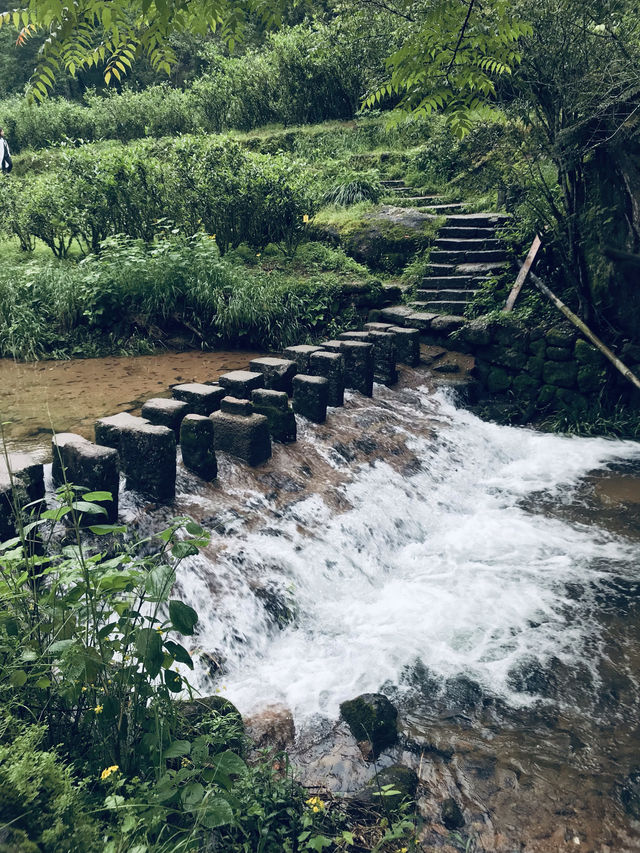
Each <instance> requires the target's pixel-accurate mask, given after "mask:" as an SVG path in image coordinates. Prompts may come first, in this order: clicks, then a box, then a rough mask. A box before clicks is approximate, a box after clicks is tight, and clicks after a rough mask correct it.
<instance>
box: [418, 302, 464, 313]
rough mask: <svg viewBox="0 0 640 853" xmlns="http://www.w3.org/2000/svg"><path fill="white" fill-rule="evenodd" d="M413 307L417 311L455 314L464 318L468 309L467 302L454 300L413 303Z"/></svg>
mask: <svg viewBox="0 0 640 853" xmlns="http://www.w3.org/2000/svg"><path fill="white" fill-rule="evenodd" d="M411 306H412V307H413V308H415V309H416V311H424V312H435V313H436V314H454V315H456V316H462V315H463V314H464V310H465V308H466V307H467V303H466V302H462V301H461V300H457V299H452V300H447V301H445V300H444V299H437V300H431V301H429V302H412V303H411Z"/></svg>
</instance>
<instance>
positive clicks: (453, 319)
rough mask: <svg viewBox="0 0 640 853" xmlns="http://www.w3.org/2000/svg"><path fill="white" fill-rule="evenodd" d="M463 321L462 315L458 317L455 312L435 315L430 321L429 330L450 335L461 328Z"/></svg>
mask: <svg viewBox="0 0 640 853" xmlns="http://www.w3.org/2000/svg"><path fill="white" fill-rule="evenodd" d="M465 322H466V320H465V319H464V317H458V316H457V315H456V314H441V315H437V316H436V317H435V318H434V319H433V320H432V321H431V331H432V332H438V333H439V334H440V335H450V334H451V333H452V332H457V331H458V329H461V328H462V327H463V326H464V324H465Z"/></svg>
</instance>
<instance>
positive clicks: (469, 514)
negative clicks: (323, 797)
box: [181, 389, 640, 719]
mask: <svg viewBox="0 0 640 853" xmlns="http://www.w3.org/2000/svg"><path fill="white" fill-rule="evenodd" d="M381 393H382V399H383V402H384V400H385V399H386V398H385V396H384V395H385V394H386V395H390V394H392V392H388V391H386V390H385V391H384V392H381ZM389 399H391V398H390V397H389ZM414 402H415V403H417V404H418V406H417V408H416V406H412V407H407V409H406V411H402V405H401V404H400V403H399V404H398V406H397V409H398V412H399V415H398V417H399V418H400V423H399V424H398V426H397V429H398V430H401V431H404V432H405V433H406V434H408V435H411V437H410V438H409V439H408V444H409V445H410V447H411V449H412V450H413V452H414V453H415V454H416V455H417V456H418V457H419V458H420V459H421V460H422V463H423V467H422V469H421V470H419V471H417V473H415V474H413V475H412V476H410V477H407V476H406V475H405V476H403V475H402V474H401V473H399V472H398V471H397V470H395V469H394V468H393V467H391V465H389V464H387V463H386V462H384V461H379V462H377V463H375V464H374V465H372V466H369V465H367V466H362V467H361V468H360V469H359V470H358V471H357V472H355V474H354V476H353V478H352V479H351V480H350V481H349V482H347V483H346V484H345V485H344V486H342V487H341V488H342V490H343V494H344V497H345V498H346V499H347V501H348V503H349V504H350V505H351V507H352V508H351V509H348V510H347V511H345V512H342V513H336V512H335V511H334V510H332V509H331V508H330V507H329V506H328V505H327V504H326V503H325V502H324V500H323V499H322V498H321V497H320V496H318V495H314V496H312V497H309V498H307V499H305V500H302V501H300V502H298V503H295V504H293V505H291V506H290V507H289V508H287V509H285V511H284V513H283V516H282V518H280V519H279V520H278V522H277V524H278V529H277V531H276V530H273V529H272V528H269V529H266V530H262V531H260V530H252V531H251V532H247V531H246V530H245V531H244V532H241V531H240V532H234V533H232V534H231V535H230V536H229V539H228V543H227V547H226V549H225V550H223V551H222V552H221V553H220V554H219V555H218V556H217V558H216V561H215V564H212V563H209V562H207V560H206V559H205V557H204V556H202V555H201V556H199V557H197V558H194V559H193V560H191V562H190V563H189V564H188V565H187V566H186V567H185V568H183V571H182V575H181V586H182V588H183V591H184V594H185V597H186V598H187V600H190V601H191V602H192V603H193V604H194V606H195V607H196V608H197V610H198V612H199V614H200V619H201V631H200V635H199V637H198V645H199V647H200V648H203V649H207V650H214V649H220V650H223V652H224V654H225V656H226V661H227V663H226V666H227V673H226V674H225V676H224V678H223V681H222V684H223V685H224V688H225V695H227V696H228V697H229V698H230V699H231V700H232V701H234V702H235V703H236V704H237V705H238V706H239V707H240V709H241V710H242V711H243V712H246V711H249V710H251V709H253V708H255V707H258V706H260V705H263V704H266V703H269V702H274V701H281V702H284V703H285V704H287V705H288V706H290V707H291V708H292V709H293V711H294V713H295V714H296V716H297V717H298V719H303V718H305V717H308V716H310V715H313V714H314V713H318V712H321V713H322V714H325V715H327V716H330V717H334V716H336V715H337V712H338V705H339V703H340V702H341V701H343V700H344V699H346V698H349V697H352V696H354V695H356V694H357V693H360V692H363V691H371V690H377V689H379V688H380V686H381V685H382V684H384V683H385V682H391V683H393V684H399V683H400V682H401V680H402V674H403V671H405V670H406V668H407V667H410V666H411V665H412V664H414V663H415V662H416V661H422V663H423V664H425V665H426V667H427V668H428V669H429V670H430V671H431V672H433V673H434V674H435V675H437V676H439V677H442V678H447V677H451V676H455V675H457V674H466V675H469V676H471V677H473V678H475V679H477V680H478V681H479V682H480V683H481V684H482V685H483V686H484V687H485V688H486V689H487V690H490V691H493V692H494V693H497V694H499V695H502V697H503V698H505V699H507V700H508V701H510V702H512V703H519V702H522V701H523V697H522V696H520V695H517V694H514V693H513V691H512V690H511V689H510V687H509V683H510V682H509V678H508V674H509V672H510V670H512V668H513V667H514V665H516V664H517V663H518V662H521V661H523V660H526V659H530V658H531V657H536V658H538V659H539V660H541V661H543V662H544V661H545V660H547V659H549V658H550V657H551V656H555V657H558V658H560V659H561V660H563V661H565V662H567V663H571V662H572V661H577V660H578V659H579V658H581V657H582V656H584V649H585V644H586V643H587V641H590V642H592V643H593V637H591V638H589V633H590V632H591V631H592V630H593V621H592V620H591V619H589V620H583V619H581V618H580V616H581V613H582V612H583V609H584V608H588V607H589V606H590V605H589V596H588V595H587V597H586V599H585V598H584V597H583V598H582V599H581V600H580V601H575V600H574V599H572V598H571V597H570V596H569V595H568V594H567V584H569V583H571V582H580V583H582V584H583V585H585V584H586V586H587V588H588V589H591V591H592V593H593V591H594V590H595V589H596V588H597V585H598V583H599V581H601V580H603V579H605V578H607V577H609V576H610V574H611V573H615V574H616V575H624V574H627V573H628V572H629V566H630V564H631V563H632V561H633V560H634V559H637V556H638V555H637V547H636V546H635V545H633V544H632V543H630V542H628V541H625V540H621V539H614V538H613V537H611V536H610V535H608V534H607V533H606V532H604V531H603V530H600V529H598V528H595V527H594V528H589V527H587V526H585V525H580V524H576V523H569V522H566V521H562V520H558V519H554V518H550V517H548V516H547V515H545V514H542V513H541V512H540V513H536V512H535V511H532V510H531V508H530V507H529V508H528V509H525V508H524V507H523V505H522V503H523V498H527V497H529V496H534V495H536V493H544V495H545V496H551V497H553V499H554V500H555V501H556V502H561V501H563V500H566V499H568V496H569V495H570V494H571V491H572V490H573V489H574V488H575V486H576V485H577V484H578V483H579V481H580V479H581V478H582V477H583V476H584V475H585V474H586V473H587V472H589V471H592V470H594V469H597V468H602V467H604V466H606V465H607V463H609V462H611V461H613V460H616V459H638V458H640V444H638V443H635V442H621V441H616V442H614V441H608V440H604V439H579V438H573V437H565V436H558V435H547V434H542V433H536V432H534V431H530V430H525V429H516V428H510V427H502V426H497V425H495V424H489V423H485V422H483V421H481V420H479V419H477V418H476V417H475V416H473V415H472V414H470V413H469V412H466V411H464V410H459V409H456V408H455V406H454V405H453V404H452V403H451V402H450V401H449V400H448V399H447V398H446V397H445V396H444V395H439V396H429V395H428V393H427V391H426V390H424V389H420V390H419V391H418V392H416V395H415V400H414ZM434 417H435V418H437V421H438V427H437V437H436V438H435V439H434V438H429V437H427V436H426V435H425V436H424V437H420V436H419V435H416V433H419V430H416V429H415V425H416V418H418V419H419V418H422V419H426V418H431V419H432V420H433V418H434ZM305 435H306V438H307V439H308V437H309V431H307V432H306V433H305ZM319 452H320V453H321V454H325V455H328V450H327V448H325V447H322V448H319ZM213 580H214V581H215V582H214V583H213V587H214V589H215V593H214V595H212V594H211V589H212V581H213ZM256 583H259V584H260V586H261V587H262V589H263V590H264V589H271V590H272V591H274V590H275V591H276V592H277V594H278V599H279V600H280V601H281V600H284V601H285V602H286V603H288V604H289V605H290V606H291V608H292V609H293V610H294V611H295V620H294V622H293V623H292V624H291V625H289V626H288V627H285V628H284V629H282V628H278V627H275V626H274V623H273V620H272V619H271V618H270V617H269V615H268V612H267V611H266V610H265V607H264V606H263V602H264V596H263V597H262V598H260V597H257V596H256V594H255V584H256ZM200 678H201V681H200V684H201V686H202V688H203V690H204V691H205V692H206V691H207V690H208V691H209V692H210V690H211V685H210V684H209V685H205V681H204V680H203V679H204V675H203V673H201V674H200Z"/></svg>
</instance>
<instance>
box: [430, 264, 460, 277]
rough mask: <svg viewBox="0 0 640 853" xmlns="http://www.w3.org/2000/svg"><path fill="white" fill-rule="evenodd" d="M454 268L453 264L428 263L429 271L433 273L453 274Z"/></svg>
mask: <svg viewBox="0 0 640 853" xmlns="http://www.w3.org/2000/svg"><path fill="white" fill-rule="evenodd" d="M455 268H456V266H455V264H434V263H430V264H429V271H430V272H432V273H433V274H434V275H453V273H454V271H455Z"/></svg>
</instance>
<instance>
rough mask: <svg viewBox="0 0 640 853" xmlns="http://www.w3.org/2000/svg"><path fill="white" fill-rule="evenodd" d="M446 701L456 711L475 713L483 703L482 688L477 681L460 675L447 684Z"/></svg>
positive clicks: (447, 681)
mask: <svg viewBox="0 0 640 853" xmlns="http://www.w3.org/2000/svg"><path fill="white" fill-rule="evenodd" d="M444 701H445V703H446V706H447V707H448V708H450V709H452V710H454V711H463V712H467V711H473V710H475V709H476V708H478V707H479V706H480V705H481V703H482V688H481V687H480V685H479V684H478V682H477V681H473V679H471V678H467V676H466V675H458V676H456V677H455V678H448V679H447V680H446V682H445V693H444Z"/></svg>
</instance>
